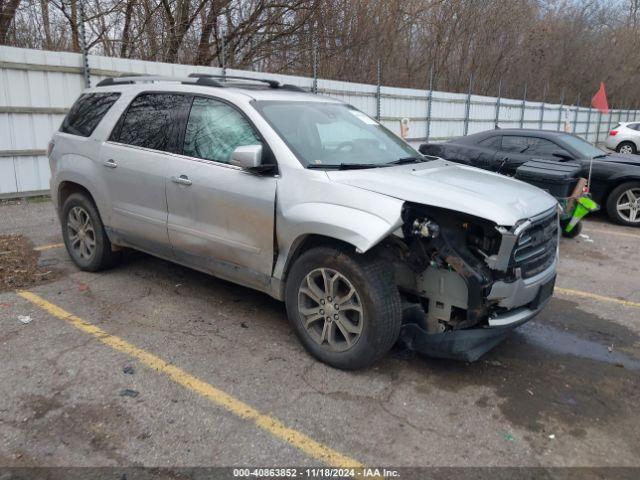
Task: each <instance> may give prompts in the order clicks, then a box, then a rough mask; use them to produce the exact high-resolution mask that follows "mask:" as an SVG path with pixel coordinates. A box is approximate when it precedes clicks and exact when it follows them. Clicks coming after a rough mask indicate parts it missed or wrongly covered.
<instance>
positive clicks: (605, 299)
mask: <svg viewBox="0 0 640 480" xmlns="http://www.w3.org/2000/svg"><path fill="white" fill-rule="evenodd" d="M555 291H556V292H557V293H559V294H561V295H568V296H573V297H583V298H590V299H591V300H597V301H599V302H609V303H617V304H618V305H624V306H625V307H634V308H640V302H632V301H631V300H623V299H621V298H614V297H607V296H605V295H598V294H597V293H589V292H583V291H581V290H572V289H570V288H560V287H556V288H555Z"/></svg>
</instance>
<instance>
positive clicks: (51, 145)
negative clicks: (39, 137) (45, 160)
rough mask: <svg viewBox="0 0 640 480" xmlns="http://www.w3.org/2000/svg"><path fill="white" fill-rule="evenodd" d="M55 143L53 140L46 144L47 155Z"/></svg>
mask: <svg viewBox="0 0 640 480" xmlns="http://www.w3.org/2000/svg"><path fill="white" fill-rule="evenodd" d="M55 145H56V144H55V143H54V141H53V140H50V141H49V145H47V157H50V156H51V152H53V147H55Z"/></svg>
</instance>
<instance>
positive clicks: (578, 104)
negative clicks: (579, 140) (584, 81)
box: [573, 93, 580, 133]
mask: <svg viewBox="0 0 640 480" xmlns="http://www.w3.org/2000/svg"><path fill="white" fill-rule="evenodd" d="M579 111H580V94H579V93H578V98H577V99H576V114H575V116H574V117H573V133H576V130H577V128H578V113H579Z"/></svg>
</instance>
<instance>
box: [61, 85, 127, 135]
mask: <svg viewBox="0 0 640 480" xmlns="http://www.w3.org/2000/svg"><path fill="white" fill-rule="evenodd" d="M118 98H120V94H119V93H116V92H110V93H84V94H82V95H80V98H78V100H76V103H74V104H73V106H72V107H71V110H69V113H68V114H67V116H66V117H65V119H64V121H63V122H62V126H61V127H60V131H61V132H64V133H70V134H71V135H79V136H81V137H88V136H90V135H91V134H92V133H93V131H94V130H95V128H96V127H97V126H98V124H99V123H100V120H102V118H103V117H104V116H105V115H106V113H107V112H108V111H109V109H110V108H111V107H112V106H113V104H114V103H116V100H118Z"/></svg>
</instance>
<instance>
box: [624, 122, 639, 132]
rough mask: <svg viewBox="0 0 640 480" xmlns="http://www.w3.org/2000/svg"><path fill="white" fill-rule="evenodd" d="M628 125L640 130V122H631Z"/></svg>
mask: <svg viewBox="0 0 640 480" xmlns="http://www.w3.org/2000/svg"><path fill="white" fill-rule="evenodd" d="M627 127H629V128H632V129H633V130H638V131H639V132H640V123H630V124H629V125H627Z"/></svg>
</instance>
